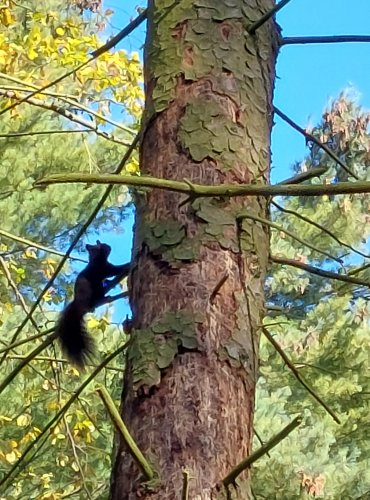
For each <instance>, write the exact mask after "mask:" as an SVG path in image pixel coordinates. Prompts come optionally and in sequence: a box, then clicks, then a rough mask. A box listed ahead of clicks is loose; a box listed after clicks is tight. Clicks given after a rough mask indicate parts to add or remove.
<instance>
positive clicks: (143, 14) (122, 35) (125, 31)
mask: <svg viewBox="0 0 370 500" xmlns="http://www.w3.org/2000/svg"><path fill="white" fill-rule="evenodd" d="M147 13H148V10H147V9H145V10H143V11H142V12H141V13H140V14H139V15H138V16H137V17H136V18H135V19H133V20H132V21H131V22H130V24H128V25H127V26H126V27H125V28H123V29H122V30H121V31H120V32H119V33H117V35H115V36H114V37H112V38H111V39H110V40H109V41H108V42H107V43H105V44H104V45H103V46H102V47H99V48H98V49H96V50H94V52H92V56H93V58H94V59H95V58H96V57H98V56H100V55H101V54H103V53H104V52H107V51H108V50H109V49H111V48H112V47H115V46H116V45H117V43H119V42H120V41H121V40H123V39H124V38H126V37H127V36H128V35H129V34H130V33H132V32H133V31H134V29H136V28H137V27H138V26H139V25H140V24H141V23H142V22H143V21H145V19H146V16H147Z"/></svg>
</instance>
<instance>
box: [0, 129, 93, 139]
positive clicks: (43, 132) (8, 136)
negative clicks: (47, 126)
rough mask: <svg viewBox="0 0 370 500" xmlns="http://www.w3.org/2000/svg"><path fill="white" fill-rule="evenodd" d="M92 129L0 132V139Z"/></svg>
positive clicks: (75, 132)
mask: <svg viewBox="0 0 370 500" xmlns="http://www.w3.org/2000/svg"><path fill="white" fill-rule="evenodd" d="M93 132H94V131H93V130H86V129H83V130H42V131H37V132H14V133H9V134H0V137H1V138H2V139H12V138H13V137H27V136H33V135H53V134H86V133H87V134H92V133H93Z"/></svg>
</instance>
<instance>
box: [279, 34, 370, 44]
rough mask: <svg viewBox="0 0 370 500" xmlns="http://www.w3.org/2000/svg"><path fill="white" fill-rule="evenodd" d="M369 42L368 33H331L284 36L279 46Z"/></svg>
mask: <svg viewBox="0 0 370 500" xmlns="http://www.w3.org/2000/svg"><path fill="white" fill-rule="evenodd" d="M352 42H365V43H368V42H370V35H333V36H286V37H283V38H282V39H281V41H280V46H284V45H298V44H309V43H310V44H313V43H352Z"/></svg>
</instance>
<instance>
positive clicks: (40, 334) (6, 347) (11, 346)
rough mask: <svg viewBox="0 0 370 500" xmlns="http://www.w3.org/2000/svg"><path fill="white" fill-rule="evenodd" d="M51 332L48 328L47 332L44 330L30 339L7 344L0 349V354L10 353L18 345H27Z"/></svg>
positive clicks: (51, 329) (52, 329)
mask: <svg viewBox="0 0 370 500" xmlns="http://www.w3.org/2000/svg"><path fill="white" fill-rule="evenodd" d="M53 331H54V328H49V330H45V331H43V332H40V333H37V334H36V335H32V336H31V337H26V338H25V339H22V340H18V342H14V343H13V344H9V345H7V346H5V347H3V348H1V349H0V353H2V352H7V351H12V350H13V349H15V348H16V347H19V346H20V345H23V344H27V343H28V342H33V341H34V340H36V339H39V338H40V337H44V336H45V335H48V334H49V333H52V332H53Z"/></svg>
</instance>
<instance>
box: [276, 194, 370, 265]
mask: <svg viewBox="0 0 370 500" xmlns="http://www.w3.org/2000/svg"><path fill="white" fill-rule="evenodd" d="M271 204H272V205H273V206H274V207H276V208H277V209H278V210H280V212H283V213H285V214H290V215H294V216H295V217H297V218H298V219H301V220H303V221H304V222H307V224H311V226H314V227H316V228H317V229H319V230H320V231H322V232H323V233H325V234H327V235H328V236H330V238H333V240H335V241H336V242H337V243H339V245H341V246H343V247H346V248H349V249H350V250H352V252H354V253H357V254H358V255H361V257H364V258H365V259H370V255H368V254H366V253H363V252H361V251H360V250H356V248H354V247H352V246H351V245H348V243H344V241H342V240H340V239H339V238H337V237H336V236H335V234H334V233H332V232H331V231H329V229H326V227H324V226H322V225H321V224H318V223H317V222H315V221H313V220H311V219H309V218H308V217H305V216H304V215H301V214H300V213H298V212H296V211H294V210H289V209H287V208H284V207H282V206H281V205H278V204H277V203H276V202H275V201H271Z"/></svg>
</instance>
